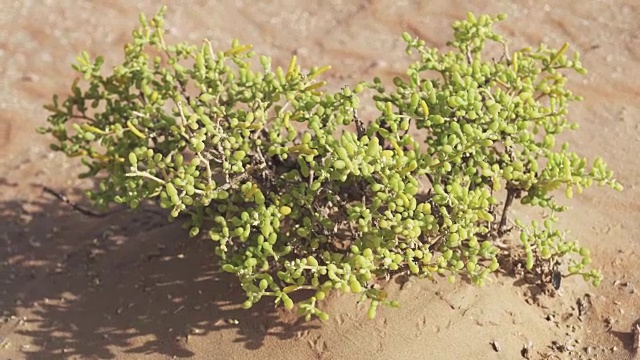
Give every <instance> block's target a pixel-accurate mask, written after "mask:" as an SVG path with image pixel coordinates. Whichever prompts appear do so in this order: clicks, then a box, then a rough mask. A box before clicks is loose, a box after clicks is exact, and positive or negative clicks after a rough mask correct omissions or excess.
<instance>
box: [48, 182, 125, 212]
mask: <svg viewBox="0 0 640 360" xmlns="http://www.w3.org/2000/svg"><path fill="white" fill-rule="evenodd" d="M42 191H44V192H46V193H49V194H51V195H53V196H55V197H56V198H57V199H58V200H60V201H62V202H63V203H65V204H67V205H69V206H71V207H72V208H73V209H74V210H76V211H77V212H79V213H81V214H83V215H86V216H91V217H99V218H102V217H105V216H107V215H110V214H112V213H113V211H108V212H105V213H99V212H95V211H93V210H90V209H85V208H83V207H82V206H80V205H78V204H76V203H75V202H73V201H71V200H69V198H68V197H66V196H65V195H63V194H61V193H59V192H57V191H55V190H53V189H52V188H50V187H47V186H43V187H42Z"/></svg>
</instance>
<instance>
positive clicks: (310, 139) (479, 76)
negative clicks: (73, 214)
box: [41, 9, 621, 319]
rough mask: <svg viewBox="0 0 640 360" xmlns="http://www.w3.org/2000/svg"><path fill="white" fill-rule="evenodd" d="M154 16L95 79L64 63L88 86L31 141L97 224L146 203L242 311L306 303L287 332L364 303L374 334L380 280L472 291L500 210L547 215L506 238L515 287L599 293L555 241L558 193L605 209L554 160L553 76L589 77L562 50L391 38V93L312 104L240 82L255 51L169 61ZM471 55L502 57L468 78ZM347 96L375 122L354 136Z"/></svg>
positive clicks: (175, 51)
mask: <svg viewBox="0 0 640 360" xmlns="http://www.w3.org/2000/svg"><path fill="white" fill-rule="evenodd" d="M164 11H165V9H163V10H161V11H160V12H159V13H158V14H157V15H156V16H154V17H153V19H151V20H147V19H146V18H145V17H144V16H143V15H141V17H140V24H141V27H140V28H139V29H137V30H136V31H135V32H134V33H133V41H132V42H131V43H130V44H128V45H127V46H126V47H125V60H124V63H123V64H121V65H119V66H116V67H115V68H114V69H113V71H112V72H111V74H109V75H104V73H103V71H102V69H101V65H102V63H103V59H102V58H101V57H98V58H96V59H95V60H91V59H90V57H89V55H88V54H87V53H83V54H82V55H81V56H80V57H78V63H77V64H76V65H74V68H75V69H76V70H77V71H79V72H80V73H81V74H83V75H84V81H82V82H74V84H73V87H72V90H73V92H72V95H70V96H69V97H68V98H66V99H65V100H64V101H62V103H60V101H59V100H58V98H57V97H54V100H53V103H52V104H51V105H48V106H47V107H46V108H47V109H48V110H49V111H50V112H51V115H50V117H49V119H48V121H49V126H48V127H46V128H43V129H41V131H42V132H43V133H50V134H51V135H53V137H54V138H55V139H56V140H57V142H56V143H55V144H53V145H52V149H53V150H56V151H62V152H64V153H65V154H67V155H69V156H79V157H81V159H82V162H83V163H84V164H85V165H86V166H87V168H88V171H87V172H86V173H85V174H83V175H82V176H85V177H96V179H99V180H98V182H99V184H98V188H97V190H95V191H93V192H91V194H90V196H91V198H92V200H93V201H95V203H96V204H98V205H108V204H109V203H111V202H117V203H122V204H129V205H130V206H131V207H132V208H135V207H137V206H138V205H139V204H140V203H141V202H143V201H145V200H148V199H154V200H156V201H157V203H158V204H159V205H160V206H161V207H162V208H165V209H168V210H169V212H170V217H171V219H172V218H175V217H178V216H179V215H181V214H186V215H188V217H189V220H188V226H189V235H191V236H197V235H198V234H206V236H207V237H209V238H210V239H211V240H212V246H214V247H215V251H216V253H217V255H218V256H219V261H220V265H221V269H222V270H224V271H227V272H230V273H233V274H236V275H237V277H238V279H239V281H240V282H241V284H242V287H243V289H244V290H245V291H246V294H247V301H246V302H245V303H244V307H246V308H249V307H251V306H252V305H253V304H254V303H256V302H257V301H259V300H260V299H261V298H262V297H264V296H270V297H274V298H275V300H276V303H279V302H282V303H283V304H284V307H285V308H287V309H290V308H292V307H293V306H294V303H293V301H292V299H291V298H290V296H289V295H290V294H291V293H292V292H294V291H297V290H301V289H307V290H312V292H311V293H310V294H311V295H310V297H309V298H308V299H306V300H304V301H302V302H299V303H298V304H297V305H298V310H299V312H300V314H301V315H305V316H306V317H307V319H308V318H311V316H313V315H316V316H318V317H320V318H321V319H326V318H327V317H328V314H326V313H324V312H322V311H321V310H319V309H318V307H317V306H316V305H317V303H318V302H319V301H321V300H323V299H324V298H325V297H326V295H327V293H328V292H329V291H331V290H339V291H343V292H352V293H357V294H362V297H363V298H366V299H369V300H370V304H371V306H370V309H369V316H371V317H373V316H375V312H376V308H377V306H379V305H392V306H396V305H397V303H396V302H394V301H390V299H388V298H387V295H386V293H385V292H384V291H382V290H379V289H377V288H375V287H372V283H373V280H374V279H376V278H380V277H384V276H387V275H390V274H396V273H400V272H404V273H410V274H413V275H416V276H419V277H433V276H439V275H444V276H448V277H449V280H450V281H454V280H455V277H456V276H458V275H461V276H465V277H468V278H469V279H470V280H472V281H473V282H474V283H476V284H480V285H481V284H482V283H483V282H484V281H485V280H486V279H487V277H488V276H489V274H490V273H491V272H493V271H496V270H497V269H498V267H499V264H498V259H497V257H496V256H497V253H498V251H497V249H496V247H495V246H494V241H495V240H496V239H497V238H499V237H501V236H503V235H504V233H505V230H506V227H507V224H506V216H502V213H503V212H506V211H507V210H508V208H509V206H510V205H511V203H512V202H513V201H514V200H520V202H521V203H522V204H527V205H532V206H539V207H541V208H543V209H546V210H547V211H548V213H549V215H550V217H549V219H548V220H547V221H546V222H545V223H544V225H543V226H540V225H538V224H537V223H535V222H534V223H533V224H532V225H530V226H525V225H524V224H521V223H520V222H519V221H517V222H516V223H517V225H516V230H518V231H519V232H520V239H521V240H522V244H523V246H524V250H525V251H524V254H526V259H524V260H526V264H527V268H529V269H531V267H533V266H534V264H535V263H536V262H538V263H540V262H554V261H555V260H556V259H558V258H561V257H564V256H568V260H567V261H569V262H570V264H569V265H570V266H569V271H570V272H571V274H581V275H583V276H584V277H585V279H587V280H591V281H592V282H593V283H594V284H597V283H598V282H599V281H600V279H601V276H600V274H599V272H597V271H596V270H587V269H585V266H586V265H588V264H589V263H590V261H591V260H590V258H589V252H588V251H587V250H586V249H585V248H582V247H580V246H579V245H578V244H577V242H575V241H568V240H566V239H565V237H564V235H563V233H561V232H559V231H557V230H554V229H553V223H554V222H555V216H554V214H557V213H558V212H560V211H562V210H564V208H563V207H561V206H559V205H558V204H557V203H556V202H555V201H554V198H553V195H552V192H553V191H554V190H556V189H559V188H563V189H565V191H566V196H567V197H569V198H570V197H571V196H572V194H573V193H574V192H576V193H580V192H581V191H582V189H583V188H585V187H588V186H590V185H591V184H592V183H593V182H594V181H595V182H596V183H598V184H601V185H602V184H604V185H608V186H611V187H613V188H615V189H621V186H620V184H619V183H617V182H616V181H615V180H613V179H612V173H611V172H610V171H609V170H607V168H606V165H605V164H604V162H603V161H602V160H601V159H596V160H595V162H594V163H593V165H592V166H588V164H587V161H586V160H585V159H584V158H582V157H580V156H578V155H577V154H575V153H573V152H570V151H569V149H568V145H567V144H563V145H561V146H557V145H556V144H555V142H556V141H555V139H556V136H557V135H558V134H560V133H562V132H563V131H564V130H565V129H573V128H575V127H576V124H574V123H570V122H568V120H567V118H566V115H567V110H568V107H567V106H568V104H569V102H571V101H574V100H579V97H578V96H575V95H573V94H572V93H571V92H570V91H568V90H567V89H565V82H566V77H565V75H564V74H563V72H562V71H563V70H571V71H577V72H578V73H584V72H585V70H584V69H583V67H582V66H581V64H580V61H579V58H578V54H577V53H574V54H573V55H572V56H571V57H570V56H569V55H568V54H567V48H568V46H567V45H565V46H563V47H562V48H561V49H559V50H555V49H549V48H547V47H546V46H544V45H541V46H539V47H538V48H536V49H532V48H524V49H520V50H517V51H515V52H510V51H509V50H508V48H507V42H506V41H505V40H504V39H503V38H502V37H501V36H500V35H498V34H497V33H495V32H494V30H492V24H493V23H494V21H496V20H502V16H498V17H496V18H493V17H490V16H487V15H482V16H480V17H479V18H475V17H474V16H473V15H469V16H468V18H467V19H466V20H464V21H459V22H456V23H454V25H453V30H454V40H453V41H452V42H450V44H449V45H450V46H451V50H450V51H447V52H441V51H439V50H438V49H434V48H429V47H427V46H426V45H425V42H424V41H423V40H420V39H416V38H413V37H412V36H410V35H409V34H406V33H405V34H404V35H403V38H404V40H405V42H406V43H407V48H406V50H407V54H409V55H410V56H412V57H413V58H414V59H415V62H414V63H412V64H411V65H410V66H409V67H408V70H407V73H406V75H407V76H406V77H404V78H396V79H394V81H393V86H391V87H390V89H391V90H386V89H385V87H384V85H383V84H382V82H381V80H379V79H377V78H376V79H375V80H374V81H373V82H362V83H359V84H357V85H355V86H354V87H353V88H348V87H345V88H343V89H342V90H341V91H339V92H325V91H323V90H322V87H323V86H324V82H323V81H320V80H318V78H319V75H321V74H322V73H323V72H325V71H326V70H328V69H329V67H326V66H325V67H312V68H311V69H310V70H303V68H302V67H301V66H300V65H298V64H297V62H296V58H295V57H293V58H292V59H291V63H290V65H289V67H288V69H282V68H280V67H277V68H275V69H274V68H273V67H272V66H271V59H270V58H269V57H267V56H264V55H262V56H260V57H259V58H258V59H259V64H260V65H261V68H260V69H259V70H255V69H253V67H252V65H251V64H254V65H257V64H258V62H255V63H254V62H252V61H251V59H252V58H253V57H254V53H253V52H252V51H251V46H249V45H241V44H240V43H238V42H237V41H233V42H232V44H231V47H230V48H229V49H227V50H217V49H214V48H212V46H211V44H210V43H209V42H208V41H205V42H204V43H203V44H202V45H201V46H196V45H191V44H186V43H180V44H177V45H170V44H167V43H166V42H165V39H164V37H163V34H164V27H163V26H164V24H163V22H164V20H163V15H164ZM485 42H491V43H494V44H498V45H499V47H500V48H502V49H503V50H504V51H503V54H502V56H501V57H498V58H489V59H486V58H483V49H484V46H485ZM361 94H371V95H370V96H372V97H373V100H374V101H375V104H376V107H377V109H378V110H379V116H378V117H377V118H375V119H359V118H358V116H357V109H358V108H359V106H360V105H359V104H360V96H362V95H361ZM294 123H299V124H300V125H301V126H297V127H294ZM350 124H354V125H355V128H356V129H357V130H356V131H347V130H344V129H345V127H343V126H344V125H350ZM412 128H413V130H410V129H412ZM299 129H302V130H299ZM418 138H419V139H421V140H417V139H418ZM422 139H423V140H422ZM102 174H106V175H107V176H98V175H102ZM501 189H502V191H501ZM498 194H502V195H501V197H504V196H506V198H505V199H504V200H499V199H498ZM501 202H502V204H501ZM571 255H573V256H574V257H572V256H571ZM314 292H315V293H314Z"/></svg>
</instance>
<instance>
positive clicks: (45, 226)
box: [0, 182, 318, 359]
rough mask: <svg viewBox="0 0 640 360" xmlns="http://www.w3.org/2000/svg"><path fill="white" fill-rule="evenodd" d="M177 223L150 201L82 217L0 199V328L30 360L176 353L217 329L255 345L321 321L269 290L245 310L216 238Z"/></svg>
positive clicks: (53, 205) (51, 206)
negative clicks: (291, 308)
mask: <svg viewBox="0 0 640 360" xmlns="http://www.w3.org/2000/svg"><path fill="white" fill-rule="evenodd" d="M0 191H11V184H7V183H6V182H0ZM180 225H181V224H180V223H179V221H176V223H172V224H168V223H167V221H166V216H165V214H159V213H157V212H152V211H150V210H148V209H147V210H145V209H142V210H140V211H137V212H131V211H117V212H114V213H111V214H109V215H108V216H105V217H101V218H94V217H87V216H85V215H82V214H80V213H78V212H76V211H74V210H73V209H71V208H70V207H68V206H67V205H66V204H64V203H62V202H60V201H58V200H57V199H54V198H52V197H49V196H47V195H43V196H41V197H40V200H38V201H37V202H18V201H8V202H3V203H0V259H3V260H2V263H0V273H1V274H2V276H0V309H1V310H2V311H3V314H1V318H2V320H3V321H2V322H0V337H4V338H5V339H7V338H12V339H15V340H16V341H14V343H16V342H17V343H18V344H20V343H22V344H23V345H22V348H21V351H22V354H23V356H24V358H26V359H51V358H58V357H63V358H81V359H91V358H100V359H109V358H115V357H116V356H117V355H116V352H126V353H134V354H146V355H150V354H160V355H163V356H168V357H180V358H182V357H192V356H195V355H196V354H195V353H194V352H193V351H192V350H190V349H189V341H190V340H192V339H194V338H195V337H198V336H207V335H208V334H212V333H215V332H220V331H227V332H229V331H231V332H235V339H234V342H235V343H239V344H241V345H242V346H244V347H245V348H247V349H257V348H260V347H261V346H262V345H263V343H264V342H265V340H266V339H267V338H268V337H275V338H277V339H288V338H292V337H295V336H297V334H300V333H301V332H303V331H306V330H308V329H311V328H318V324H317V323H314V322H310V323H305V322H301V321H300V319H298V318H297V317H296V316H295V315H293V314H290V313H287V312H284V311H282V310H280V309H276V308H275V307H274V305H273V303H272V302H270V301H269V300H268V299H265V300H263V301H261V302H260V303H258V304H255V305H254V306H253V307H252V308H251V309H249V310H244V309H242V307H241V304H242V302H243V301H244V300H245V298H244V293H243V291H242V289H241V288H240V287H239V285H238V283H237V280H236V278H235V277H234V276H232V275H229V274H224V273H222V272H220V271H218V268H217V266H216V264H215V263H216V259H215V258H214V253H213V246H211V244H210V243H209V242H208V241H206V240H196V239H188V237H187V236H186V231H185V230H184V229H182V228H181V226H180ZM0 341H2V339H0ZM212 355H213V357H214V358H215V356H214V354H212Z"/></svg>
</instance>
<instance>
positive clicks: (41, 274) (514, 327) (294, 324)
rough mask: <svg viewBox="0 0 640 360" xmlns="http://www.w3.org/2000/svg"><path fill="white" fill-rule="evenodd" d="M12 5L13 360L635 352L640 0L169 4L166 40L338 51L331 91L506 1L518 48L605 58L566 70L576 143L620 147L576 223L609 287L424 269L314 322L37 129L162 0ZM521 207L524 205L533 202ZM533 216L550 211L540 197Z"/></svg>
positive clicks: (312, 54)
mask: <svg viewBox="0 0 640 360" xmlns="http://www.w3.org/2000/svg"><path fill="white" fill-rule="evenodd" d="M1 3H2V4H1V6H0V32H1V34H2V35H0V153H1V155H2V156H0V359H141V358H145V359H146V358H148V359H170V358H193V359H262V360H265V359H452V360H453V359H479V360H480V359H522V358H529V359H627V358H629V359H632V358H634V356H635V354H634V349H633V334H632V331H631V329H632V324H633V323H634V322H635V321H636V320H637V319H638V318H639V317H640V293H639V291H640V290H639V289H637V287H638V286H640V271H639V270H640V265H638V257H637V256H640V238H639V237H638V234H639V233H640V221H639V220H640V190H639V188H638V179H640V162H638V151H639V150H640V122H639V121H638V119H639V118H640V87H639V85H638V84H640V66H638V65H639V64H640V4H638V2H637V1H634V0H616V1H614V0H610V1H592V0H587V1H585V0H582V1H577V0H571V1H569V0H565V1H525V0H521V1H502V0H500V1H473V2H471V1H461V0H456V1H451V0H438V1H375V0H370V1H355V0H354V1H347V0H344V1H341V0H331V1H329V0H327V1H300V0H298V1H296V0H291V1H250V0H246V1H243V0H237V1H233V2H232V1H168V2H167V3H168V5H169V11H168V15H167V24H168V26H169V27H170V36H169V39H170V40H173V41H182V40H187V41H192V42H200V41H201V40H202V39H203V38H208V39H210V40H211V41H212V43H213V44H214V46H218V47H224V46H226V45H227V44H228V43H229V42H230V40H231V39H232V38H238V39H240V40H241V41H242V42H245V43H252V44H254V46H255V49H256V50H257V51H258V52H260V53H265V54H268V55H270V56H272V57H273V58H274V63H275V64H279V65H285V64H286V63H287V62H288V59H289V57H290V56H291V55H292V54H297V56H298V58H299V62H300V63H301V64H303V65H305V64H307V65H308V66H312V65H324V64H330V65H332V66H333V70H332V71H331V72H330V73H329V75H327V81H328V82H329V83H330V84H332V86H334V87H340V86H343V85H353V84H354V83H355V82H357V81H358V80H361V79H371V78H372V77H373V76H376V75H378V76H381V77H382V78H383V79H385V80H386V81H389V79H390V78H391V77H392V76H395V75H398V74H401V73H402V71H403V68H405V67H406V65H407V64H408V63H409V59H407V58H406V57H405V55H404V48H403V42H402V40H401V37H400V34H401V33H402V32H403V31H408V32H410V33H412V34H414V35H418V36H421V37H422V38H423V39H425V40H426V41H427V43H428V44H430V45H432V46H438V47H444V46H445V43H446V41H447V40H448V39H449V37H450V36H451V30H450V23H451V22H452V21H453V20H456V19H459V18H462V17H464V16H465V14H466V12H467V11H472V12H475V13H489V14H495V13H498V12H504V13H506V14H507V15H508V16H509V18H508V19H507V21H505V22H503V23H501V24H500V25H499V26H498V28H499V29H500V31H502V32H503V33H504V34H505V35H507V36H508V37H510V38H511V39H512V44H513V45H512V46H514V48H515V47H520V46H526V45H537V44H538V43H540V42H544V43H547V44H549V45H551V46H554V47H559V46H561V45H562V44H563V43H564V42H565V41H568V42H569V43H570V44H571V46H572V47H571V49H577V50H578V51H580V53H581V54H582V61H583V64H584V65H585V67H586V68H587V69H588V70H589V74H587V75H586V76H584V77H572V79H571V80H572V82H571V84H570V85H569V87H570V88H572V89H574V90H575V92H577V93H579V94H581V95H583V96H584V98H585V100H584V102H582V103H576V104H574V105H573V106H572V108H571V111H570V119H571V120H574V121H577V122H579V123H580V126H581V127H580V129H579V130H578V131H576V132H572V133H570V134H568V135H567V136H566V140H568V141H570V142H571V143H572V144H573V147H574V149H578V151H579V152H581V153H582V154H584V155H585V156H588V157H590V158H593V157H595V156H597V155H601V156H603V157H604V158H605V159H606V160H607V162H608V163H609V165H610V167H611V168H612V169H613V170H614V171H615V172H616V176H617V178H618V179H619V180H620V181H621V182H622V183H623V185H624V186H625V191H624V192H622V193H615V192H613V191H610V190H608V189H600V188H591V189H589V190H588V191H586V192H585V193H584V194H583V195H582V196H577V197H576V198H574V199H573V200H572V201H571V202H569V203H568V204H569V205H571V206H572V209H571V210H570V211H568V212H567V213H566V214H564V217H563V219H564V220H563V222H562V224H561V226H562V227H563V228H565V229H567V230H569V231H570V233H571V236H573V237H575V238H576V239H579V241H580V242H581V243H583V244H585V245H588V246H589V247H590V248H591V252H592V254H593V260H594V266H596V267H598V268H601V269H602V270H603V273H604V276H605V280H604V282H603V284H602V285H601V286H600V287H598V288H594V287H591V286H590V285H588V284H586V283H584V282H583V281H582V280H581V279H577V278H568V279H565V280H564V281H563V283H562V287H561V288H560V290H559V291H557V292H548V291H543V290H544V289H542V288H541V286H538V285H536V284H532V283H529V282H527V281H525V280H523V279H519V278H516V277H514V276H512V275H510V274H508V273H504V274H498V275H496V276H495V277H494V278H493V281H492V282H491V283H490V284H488V285H487V286H485V287H483V288H477V287H473V286H469V285H468V284H465V283H462V284H456V285H453V286H452V285H449V284H448V283H447V282H446V281H444V280H443V281H439V282H437V283H432V282H430V281H426V280H424V281H417V280H416V279H411V280H410V281H409V282H407V283H403V282H402V281H397V280H398V279H395V280H392V281H391V282H389V283H388V284H386V289H387V290H388V291H389V293H390V295H391V296H393V297H396V298H397V299H398V300H400V302H401V308H399V309H390V308H389V309H387V308H385V309H382V310H379V311H378V317H377V318H376V319H375V320H373V321H370V320H368V319H367V318H366V310H365V309H364V308H363V305H362V304H360V305H358V304H356V301H355V300H356V299H354V298H353V297H350V296H334V297H332V298H331V299H330V300H329V301H327V302H326V303H325V305H324V306H325V309H326V310H327V311H329V312H330V313H331V315H332V317H331V318H330V319H329V320H328V321H326V322H320V321H318V320H314V321H311V322H308V323H305V322H304V321H300V320H298V319H297V318H296V316H295V315H294V314H293V313H288V312H286V311H284V310H282V309H280V308H278V309H275V308H274V306H273V304H272V303H269V302H268V301H265V302H263V303H261V304H259V305H258V306H254V307H253V308H252V309H251V310H242V309H241V304H242V301H243V295H242V291H241V289H240V288H239V286H238V285H237V284H236V283H235V282H234V279H233V278H232V277H229V276H226V275H223V274H220V273H219V272H217V271H216V267H215V263H214V258H213V254H212V249H211V246H210V244H209V243H208V242H207V241H204V240H202V241H198V240H194V239H188V237H187V236H186V233H185V232H184V230H182V229H181V228H180V224H171V225H168V224H167V223H166V221H165V215H164V214H162V213H159V212H157V211H153V210H149V209H147V210H143V211H139V212H130V211H126V210H122V211H116V212H114V213H112V214H110V215H109V216H106V217H103V218H93V217H87V216H85V215H83V214H81V213H78V212H77V211H74V210H73V209H71V208H70V207H69V206H67V205H65V204H64V203H62V202H60V201H58V200H57V199H55V198H54V197H52V196H50V195H49V194H47V193H44V192H43V190H42V189H43V186H48V187H51V188H53V189H56V190H57V191H60V192H62V193H64V194H66V195H67V196H69V197H70V198H71V199H73V200H75V201H78V202H80V203H82V204H85V205H87V203H86V201H85V200H84V198H83V195H82V192H83V190H85V189H87V188H89V187H90V186H91V183H89V182H86V181H79V180H77V178H76V177H77V175H78V174H79V173H80V172H81V167H80V164H79V162H78V161H76V160H77V159H67V158H65V157H64V156H62V155H60V154H54V153H52V152H51V151H50V150H49V149H48V143H49V139H48V138H45V137H43V136H40V135H38V134H36V132H35V128H36V127H38V126H42V125H44V124H45V119H46V116H47V113H46V111H45V110H43V108H42V105H44V104H45V103H47V102H48V101H50V99H51V96H52V95H53V94H65V93H67V92H68V91H69V87H70V84H71V82H72V80H73V78H74V77H75V74H74V72H73V70H72V69H71V67H70V64H71V63H72V62H73V61H74V58H75V57H76V56H77V54H78V53H79V52H80V51H82V50H87V51H88V52H89V53H90V54H91V55H92V56H96V55H104V56H105V57H106V59H107V65H114V64H116V63H117V62H118V61H120V60H121V59H122V56H123V55H122V47H123V44H124V43H125V42H126V41H128V40H129V38H130V33H131V30H132V29H133V28H134V27H135V26H136V24H137V15H138V13H139V12H141V11H143V12H145V13H146V14H148V15H151V14H153V13H155V11H156V10H157V9H158V8H159V4H157V2H155V1H147V0H145V1H138V2H132V1H116V0H105V1H82V2H79V1H70V0H58V1H51V0H39V1H32V0H22V1H10V0H4V1H2V2H1ZM516 211H520V210H518V209H516ZM521 215H522V216H524V217H528V216H535V214H532V213H531V212H527V213H524V212H522V213H521Z"/></svg>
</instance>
